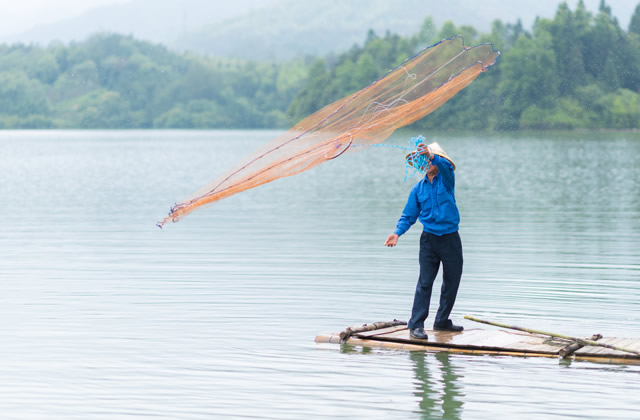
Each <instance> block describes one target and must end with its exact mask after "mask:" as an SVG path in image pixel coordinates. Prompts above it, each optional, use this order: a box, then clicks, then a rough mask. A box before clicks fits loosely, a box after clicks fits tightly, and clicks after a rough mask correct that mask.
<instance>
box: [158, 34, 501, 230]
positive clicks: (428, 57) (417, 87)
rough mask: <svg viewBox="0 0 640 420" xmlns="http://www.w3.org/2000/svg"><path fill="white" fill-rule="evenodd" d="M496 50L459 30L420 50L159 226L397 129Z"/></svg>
mask: <svg viewBox="0 0 640 420" xmlns="http://www.w3.org/2000/svg"><path fill="white" fill-rule="evenodd" d="M499 54H500V53H499V52H498V51H495V50H494V49H493V47H492V46H491V44H481V45H477V46H475V47H466V46H465V45H464V40H463V39H462V37H459V36H457V37H455V38H451V39H446V40H443V41H441V42H439V43H437V44H435V45H433V46H431V47H429V48H426V49H424V50H422V51H421V52H420V53H418V54H417V55H415V56H414V57H412V58H410V59H408V60H407V61H405V62H404V63H402V64H401V65H399V66H398V67H396V68H395V69H393V70H391V71H389V72H388V73H387V74H386V75H385V76H383V77H382V78H380V79H379V80H377V81H376V82H374V83H372V84H371V85H369V86H367V87H365V88H364V89H362V90H360V91H358V92H356V93H354V94H352V95H349V96H347V97H345V98H342V99H340V100H339V101H336V102H334V103H332V104H330V105H327V106H326V107H324V108H322V109H320V110H319V111H317V112H315V113H314V114H312V115H310V116H308V117H307V118H305V119H303V120H302V121H300V122H299V123H298V124H296V125H295V126H294V127H293V128H291V129H290V130H289V131H287V132H286V133H284V134H282V135H281V136H279V137H277V138H276V139H275V140H272V141H271V142H269V143H268V144H266V145H265V146H263V147H262V148H260V149H258V150H257V151H254V152H253V153H251V154H250V155H249V156H247V157H246V158H244V159H243V160H241V161H240V162H239V163H237V164H236V165H235V166H233V167H232V168H231V169H229V170H228V171H227V172H226V173H224V174H223V175H222V176H220V177H219V178H218V179H216V180H215V181H213V182H212V183H210V184H209V185H207V186H205V187H204V188H202V189H201V190H199V191H197V192H196V193H194V194H192V195H191V196H190V197H189V198H187V199H185V200H184V201H183V202H181V203H179V204H176V205H174V206H173V207H172V208H171V211H170V212H169V215H168V216H167V217H166V218H165V219H164V220H162V221H161V222H159V223H158V226H159V227H162V226H163V225H164V224H165V223H167V222H170V221H171V222H177V221H179V220H180V219H181V218H183V217H184V216H186V215H187V214H189V213H191V212H192V211H193V210H195V209H197V208H199V207H201V206H203V205H205V204H209V203H212V202H214V201H217V200H220V199H222V198H225V197H229V196H230V195H233V194H236V193H239V192H241V191H245V190H248V189H250V188H254V187H257V186H259V185H262V184H265V183H267V182H271V181H273V180H276V179H278V178H282V177H286V176H291V175H295V174H298V173H300V172H303V171H306V170H307V169H311V168H313V167H314V166H316V165H318V164H320V163H322V162H325V161H328V160H331V159H335V158H336V157H338V156H340V155H342V154H345V153H349V152H353V151H356V150H362V149H365V148H366V147H363V146H373V145H376V144H378V143H381V142H383V141H384V140H385V139H386V138H387V137H389V136H390V135H391V134H392V133H393V132H394V131H395V130H396V129H398V128H400V127H403V126H405V125H407V124H411V123H413V122H415V121H417V120H419V119H420V118H422V117H424V116H425V115H427V114H429V113H430V112H432V111H434V110H435V109H437V108H438V107H439V106H440V105H442V104H443V103H445V102H446V101H447V100H449V99H450V98H451V97H452V96H453V95H455V94H456V93H458V92H459V91H460V90H461V89H463V88H464V87H466V86H467V85H469V84H470V83H471V82H472V81H473V80H474V79H475V78H476V77H477V76H478V75H479V74H480V73H481V72H483V71H485V70H486V69H487V68H488V67H489V66H491V65H493V64H494V63H495V61H496V59H497V57H498V55H499ZM358 146H360V147H358Z"/></svg>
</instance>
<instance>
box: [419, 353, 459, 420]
mask: <svg viewBox="0 0 640 420" xmlns="http://www.w3.org/2000/svg"><path fill="white" fill-rule="evenodd" d="M410 357H411V361H412V362H413V367H414V371H415V377H416V381H415V385H416V391H415V392H414V395H415V396H416V397H418V398H419V399H420V402H419V407H420V413H421V414H422V416H421V418H423V419H460V418H461V415H462V410H463V407H462V406H463V404H464V403H463V398H464V395H465V394H464V392H463V389H462V386H461V384H460V378H462V377H463V375H462V374H461V373H460V368H459V367H456V366H455V364H454V363H452V359H451V358H450V355H449V353H447V352H439V353H436V354H429V353H424V352H411V355H410Z"/></svg>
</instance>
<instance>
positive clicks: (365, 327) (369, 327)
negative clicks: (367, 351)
mask: <svg viewBox="0 0 640 420" xmlns="http://www.w3.org/2000/svg"><path fill="white" fill-rule="evenodd" d="M398 325H407V323H406V322H405V321H398V320H397V319H394V320H393V321H388V322H374V323H373V324H362V325H361V326H359V327H348V328H347V329H346V330H344V331H342V332H341V333H340V340H341V342H343V343H344V342H346V341H347V340H348V339H349V337H351V336H352V335H354V334H358V333H361V332H365V331H373V330H379V329H381V328H388V327H395V326H398Z"/></svg>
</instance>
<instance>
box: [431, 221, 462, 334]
mask: <svg viewBox="0 0 640 420" xmlns="http://www.w3.org/2000/svg"><path fill="white" fill-rule="evenodd" d="M438 239H439V240H440V246H439V247H438V254H439V256H440V258H441V259H442V289H441V291H440V307H439V308H438V313H437V314H436V319H435V321H434V325H441V326H444V324H446V323H448V320H449V315H451V310H452V309H453V305H454V304H455V303H456V296H457V295H458V286H460V278H461V277H462V260H463V259H462V241H460V235H459V234H458V232H455V233H451V234H448V235H443V236H442V237H440V238H438Z"/></svg>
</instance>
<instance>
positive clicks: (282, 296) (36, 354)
mask: <svg viewBox="0 0 640 420" xmlns="http://www.w3.org/2000/svg"><path fill="white" fill-rule="evenodd" d="M276 134H277V132H270V131H201V132H197V131H196V132H194V131H88V132H85V131H73V132H70V131H42V132H12V131H3V132H0V197H1V198H2V201H1V204H0V209H1V210H2V214H3V216H4V217H3V218H4V220H3V223H2V226H1V227H0V340H1V341H0V342H1V345H0V378H1V379H2V380H0V413H1V415H0V417H1V418H3V419H44V418H46V419H115V418H138V417H147V416H149V417H150V416H153V417H156V418H161V419H212V418H268V419H315V418H337V417H341V418H367V419H371V418H380V419H431V418H446V419H482V418H491V419H513V418H536V419H538V418H550V419H554V418H558V419H560V418H578V417H579V418H590V419H600V418H620V419H630V418H638V415H639V414H638V413H639V409H640V397H639V396H640V367H634V366H611V365H600V364H595V363H589V362H559V361H558V360H555V359H536V358H528V359H527V358H506V357H490V356H465V355H449V354H446V353H421V352H416V353H406V352H396V351H389V350H370V349H361V348H350V347H347V346H345V347H339V346H336V345H318V344H316V343H314V341H313V339H314V337H315V336H316V335H317V334H319V333H329V332H333V331H340V330H342V329H344V327H346V326H349V325H354V324H359V323H364V322H373V321H384V320H390V319H393V318H400V319H407V318H408V316H409V310H410V306H411V301H412V298H413V290H414V287H415V282H416V279H417V253H418V237H419V233H420V230H421V229H420V225H419V224H418V225H417V226H414V228H413V229H412V230H411V231H410V232H409V233H407V234H406V235H405V236H403V237H402V238H401V239H400V242H399V246H398V247H396V248H393V249H387V248H384V247H383V246H382V243H383V241H384V239H385V237H386V235H387V234H388V233H389V232H391V231H392V229H393V228H394V226H395V223H396V221H397V218H398V216H399V215H400V212H401V210H402V208H403V206H404V204H405V201H406V197H407V194H408V192H409V190H410V188H411V186H412V185H413V183H414V182H415V181H417V178H413V179H411V180H409V181H408V182H406V183H403V178H404V167H403V163H402V159H403V155H404V153H403V152H402V151H400V150H397V149H391V148H382V147H381V148H373V149H370V150H367V151H363V152H360V153H356V154H351V155H345V156H342V157H340V158H339V159H336V160H334V161H331V162H329V163H327V164H325V165H321V166H320V167H318V168H315V169H313V170H311V171H308V172H306V173H304V174H301V175H299V176H295V177H291V178H286V179H282V180H278V181H276V182H274V183H271V184H268V185H265V186H263V187H260V188H258V189H255V190H251V191H247V192H244V193H241V194H239V195H237V196H233V197H231V198H229V199H226V200H223V201H221V202H219V203H217V204H214V205H212V206H210V207H208V208H206V209H203V210H200V211H198V212H196V213H194V214H192V215H191V216H189V217H187V218H186V219H185V220H183V221H181V222H180V223H178V224H175V225H167V226H166V227H165V229H163V230H160V229H158V228H157V227H156V226H155V222H156V221H158V220H160V219H161V218H162V217H163V216H164V215H165V214H166V212H167V211H168V210H169V207H170V206H171V205H172V204H173V203H174V202H176V201H180V200H181V199H182V198H184V197H186V196H188V195H189V194H190V193H192V192H193V191H196V190H198V189H199V188H200V187H202V186H204V185H206V184H207V183H209V182H210V181H212V180H213V179H214V178H215V177H216V176H217V175H219V174H220V173H221V172H223V171H224V170H225V169H227V168H228V167H229V166H230V165H231V164H232V163H233V162H234V161H235V160H236V159H238V158H240V157H242V156H244V155H245V154H247V153H248V152H250V151H251V150H253V149H254V148H255V147H257V146H259V145H261V144H263V143H265V142H266V141H268V140H270V139H272V138H273V137H274V136H275V135H276ZM415 134H417V133H407V134H406V135H396V136H395V137H394V138H392V139H391V140H390V143H393V144H400V145H404V144H406V139H408V138H409V137H411V136H413V135H415ZM436 140H437V141H439V142H440V143H441V144H442V145H443V146H444V147H445V149H446V150H447V152H448V153H449V154H450V155H451V156H452V157H453V159H454V160H455V161H456V164H457V167H458V170H457V171H456V177H457V187H456V196H457V199H458V204H459V207H460V211H461V214H462V223H461V226H460V234H461V237H462V240H463V244H464V251H465V272H464V275H463V283H462V285H461V289H460V294H459V297H458V301H457V303H456V307H455V308H454V312H453V315H452V316H453V318H454V320H455V321H459V322H461V323H462V324H463V325H465V326H466V327H468V328H471V327H474V326H477V325H473V323H472V322H470V321H464V320H463V319H462V317H463V316H464V315H465V314H475V315H477V316H480V317H484V318H487V319H492V320H495V321H502V322H510V323H514V324H518V325H523V326H529V327H532V328H539V329H546V330H551V331H557V332H560V333H566V334H573V335H582V336H590V335H591V334H593V333H596V332H599V333H602V334H603V335H605V336H607V335H608V336H627V337H640V304H639V303H638V302H639V301H640V134H638V133H615V134H612V133H598V134H585V133H578V134H566V133H564V134H554V135H551V134H545V135H540V134H532V135H522V134H521V135H517V136H514V135H511V136H504V135H502V136H479V137H475V136H469V135H467V136H456V135H451V134H449V135H440V136H437V137H436ZM437 282H438V284H439V282H440V280H437ZM437 298H438V294H437V293H434V303H433V305H434V306H435V304H436V302H435V300H436V299H437ZM489 328H490V327H489Z"/></svg>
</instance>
